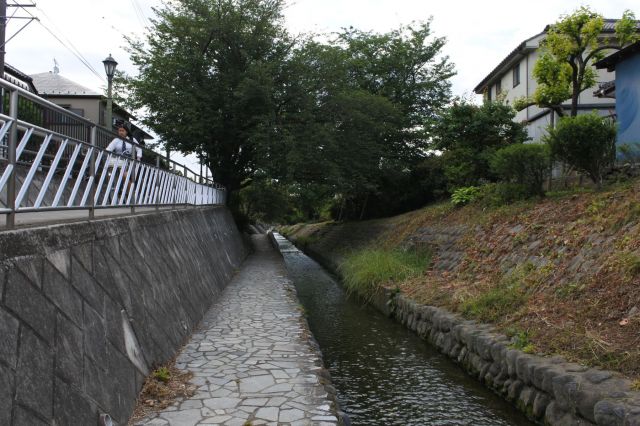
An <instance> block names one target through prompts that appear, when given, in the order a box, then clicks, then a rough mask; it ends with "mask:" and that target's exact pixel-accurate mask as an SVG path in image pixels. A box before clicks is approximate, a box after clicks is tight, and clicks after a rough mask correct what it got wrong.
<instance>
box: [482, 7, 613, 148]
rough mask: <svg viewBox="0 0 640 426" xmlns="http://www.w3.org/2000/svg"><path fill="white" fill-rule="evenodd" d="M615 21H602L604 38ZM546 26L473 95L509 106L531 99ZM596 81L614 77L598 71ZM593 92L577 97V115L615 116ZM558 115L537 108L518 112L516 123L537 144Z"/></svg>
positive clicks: (565, 105)
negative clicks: (593, 112) (524, 126)
mask: <svg viewBox="0 0 640 426" xmlns="http://www.w3.org/2000/svg"><path fill="white" fill-rule="evenodd" d="M615 22H616V20H614V19H607V20H605V24H604V29H603V35H608V36H611V35H613V33H614V24H615ZM548 28H549V27H548V26H547V27H546V28H545V29H544V31H542V32H541V33H539V34H536V35H534V36H533V37H531V38H529V39H527V40H525V41H523V42H522V43H520V45H519V46H518V47H516V48H515V49H514V50H513V51H512V52H511V53H509V55H507V57H506V58H504V59H503V60H502V62H500V63H499V64H498V65H497V66H496V67H495V68H494V69H493V71H491V72H490V73H489V75H487V76H486V77H485V78H484V79H482V81H481V82H480V84H478V85H477V86H476V88H475V89H474V91H475V92H476V93H477V94H479V95H483V96H484V97H485V99H488V100H495V99H497V98H498V96H501V97H503V98H504V100H505V102H506V103H508V104H513V101H514V100H515V99H517V98H521V97H530V96H533V93H534V92H535V90H536V87H537V83H536V80H535V79H534V77H533V67H534V65H535V63H536V61H537V60H538V57H539V55H540V52H539V47H540V42H541V41H542V40H543V39H544V38H545V34H546V31H547V30H548ZM597 73H598V77H597V78H596V81H597V82H598V83H599V84H604V83H606V82H609V81H611V80H614V79H615V73H613V72H607V71H606V70H597ZM593 92H594V90H585V91H583V92H582V93H581V94H580V97H579V99H578V113H581V112H591V111H592V110H594V109H595V110H598V111H599V112H600V114H602V115H605V116H606V115H612V114H615V101H614V100H613V99H607V98H598V97H596V96H595V95H594V93H593ZM562 107H563V109H564V110H566V111H567V114H568V113H569V111H570V108H571V100H570V99H567V100H566V102H564V103H563V105H562ZM557 119H558V115H557V114H556V113H555V112H553V111H552V110H550V109H548V108H539V107H537V106H530V107H527V108H526V109H523V110H522V111H519V112H518V113H517V115H516V117H515V120H517V121H519V122H524V123H526V124H527V131H528V132H529V137H530V138H531V139H532V140H534V141H537V140H539V139H540V138H541V137H542V136H543V135H544V134H545V133H546V132H545V129H546V128H547V127H548V126H549V125H550V124H552V123H555V122H556V121H557Z"/></svg>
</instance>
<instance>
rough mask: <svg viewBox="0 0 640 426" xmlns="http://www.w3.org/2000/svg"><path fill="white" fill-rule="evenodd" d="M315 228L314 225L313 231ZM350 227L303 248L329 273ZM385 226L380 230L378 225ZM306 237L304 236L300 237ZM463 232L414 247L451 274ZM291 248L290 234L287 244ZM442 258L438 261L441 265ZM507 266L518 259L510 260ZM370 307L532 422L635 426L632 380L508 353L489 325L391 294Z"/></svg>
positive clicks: (429, 233)
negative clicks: (427, 249)
mask: <svg viewBox="0 0 640 426" xmlns="http://www.w3.org/2000/svg"><path fill="white" fill-rule="evenodd" d="M312 226H313V225H312ZM353 226H356V229H360V228H359V227H362V228H364V227H366V224H364V223H361V224H349V227H343V226H341V225H333V226H331V227H325V228H323V229H322V233H321V234H318V233H314V232H311V233H310V234H311V235H312V237H311V238H309V237H307V238H302V239H301V240H300V244H299V245H300V246H301V248H302V249H303V250H304V251H305V253H307V254H309V255H310V256H312V257H314V258H315V259H316V260H318V261H319V262H320V263H321V264H323V265H324V266H325V267H327V268H328V269H330V270H332V271H333V272H335V273H337V266H338V265H339V263H340V260H341V257H342V256H343V255H344V253H345V252H346V251H345V250H343V249H342V248H341V242H342V241H348V240H349V238H348V235H349V231H350V230H351V229H353ZM381 226H382V225H381ZM361 231H362V232H359V233H358V234H359V235H358V237H357V242H356V243H354V242H353V241H352V242H351V243H350V245H351V246H352V248H353V247H356V248H357V247H363V246H364V245H366V244H369V243H371V242H373V241H374V240H375V237H376V236H377V235H378V233H377V232H369V233H367V232H365V230H364V229H361ZM303 234H305V233H303ZM462 234H463V229H461V228H459V227H453V228H447V229H440V228H424V229H423V232H422V234H421V235H420V236H419V238H414V239H413V240H414V241H411V243H413V244H428V245H430V246H431V247H432V248H435V249H436V250H437V253H438V259H439V260H438V263H437V264H436V265H434V268H441V269H444V270H451V269H453V268H455V266H456V265H457V263H458V262H459V261H460V258H461V256H462V253H461V252H460V251H459V250H458V249H457V248H456V242H457V240H458V238H460V235H462ZM290 238H291V239H292V241H294V242H296V237H295V233H294V234H293V235H292V236H291V237H290ZM440 259H441V260H440ZM509 261H510V262H513V263H516V262H518V259H516V258H514V257H513V256H512V257H511V258H509ZM371 303H372V304H373V305H374V306H375V307H377V308H378V309H379V310H380V311H382V312H384V313H385V314H386V315H388V316H390V317H393V318H395V319H396V320H397V321H399V322H401V323H402V324H403V325H405V326H406V327H407V328H409V329H411V330H413V331H414V332H416V333H417V334H418V335H419V336H421V337H422V338H423V339H425V340H426V341H428V342H429V343H430V344H432V345H434V346H435V347H437V348H438V349H439V350H440V351H441V352H443V353H444V354H446V355H448V356H449V357H450V358H451V359H452V360H453V361H455V362H456V363H458V364H459V365H460V366H461V367H462V368H463V369H465V370H466V371H467V372H468V373H469V374H470V375H471V376H473V377H475V378H476V379H478V380H479V381H480V382H482V383H483V384H485V386H487V387H488V388H490V389H492V390H493V391H495V392H496V393H498V394H499V395H501V396H502V397H504V398H505V399H506V400H508V401H510V402H512V403H513V404H514V405H515V406H516V407H518V409H520V410H521V411H523V412H524V413H526V414H527V416H528V417H530V418H531V419H532V420H534V421H535V422H537V423H540V424H549V425H602V426H613V425H620V426H623V425H624V426H631V425H640V392H638V391H637V390H634V389H635V388H636V386H637V385H636V386H634V383H632V382H631V381H630V380H627V379H624V378H622V377H621V376H619V375H617V374H615V373H612V372H608V371H602V370H599V369H590V368H588V367H585V366H582V365H578V364H574V363H569V362H566V361H565V360H564V359H563V358H561V357H552V358H547V357H542V356H537V355H532V354H527V353H524V352H522V351H520V350H516V349H513V348H511V347H510V343H511V342H510V341H509V339H508V338H507V337H506V336H504V335H502V334H500V333H498V332H496V331H495V330H494V329H493V328H492V327H491V326H489V325H485V324H479V323H476V322H474V321H469V320H465V319H464V318H462V317H461V316H459V315H456V314H453V313H451V312H448V311H446V310H444V309H441V308H438V307H434V306H427V305H421V304H418V303H416V302H415V301H413V300H411V299H410V298H408V297H406V296H404V295H402V294H400V293H397V292H396V291H393V290H391V289H385V290H383V291H382V292H380V293H379V294H378V295H377V296H376V297H374V298H373V300H372V301H371Z"/></svg>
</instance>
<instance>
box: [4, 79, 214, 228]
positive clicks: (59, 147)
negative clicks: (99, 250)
mask: <svg viewBox="0 0 640 426" xmlns="http://www.w3.org/2000/svg"><path fill="white" fill-rule="evenodd" d="M0 89H1V90H2V91H3V95H2V96H0V100H1V101H2V107H3V108H2V109H4V110H6V106H7V104H8V106H9V108H8V114H6V113H3V112H0V171H1V175H0V214H5V215H6V218H7V219H6V220H7V227H8V228H11V227H13V226H14V225H15V215H16V213H22V212H34V211H52V210H70V209H76V210H77V209H86V210H88V211H89V217H91V218H93V217H94V215H95V209H100V208H112V207H129V208H131V210H132V211H135V207H142V206H145V207H149V206H155V207H157V208H159V207H160V206H176V205H193V206H200V205H212V204H224V203H225V198H226V193H225V189H224V188H223V187H222V186H221V185H218V184H216V183H215V182H214V181H213V180H211V179H210V178H208V177H204V176H202V175H201V174H197V173H195V172H193V171H191V170H189V169H188V168H187V167H186V166H184V165H179V164H178V163H176V162H173V161H171V160H169V159H167V158H166V157H163V156H162V155H160V154H157V153H155V152H153V151H151V150H147V149H145V148H144V147H143V146H140V145H137V148H136V149H142V150H143V152H144V155H143V157H142V161H138V160H137V159H135V158H134V155H135V153H136V149H133V150H132V151H133V152H132V156H131V158H130V157H124V156H120V155H117V154H114V153H113V152H109V151H106V149H105V148H106V146H107V143H108V142H109V141H110V140H111V139H112V138H113V137H114V136H116V135H115V134H113V133H112V132H110V131H108V130H107V129H104V128H102V127H98V126H96V125H95V124H94V123H92V122H91V121H89V120H86V119H84V118H82V117H80V116H77V115H75V114H73V113H71V112H69V111H67V110H65V109H64V108H61V107H59V106H57V105H55V104H53V103H51V102H48V101H46V100H44V99H42V98H40V97H38V96H36V95H34V94H33V93H30V92H27V91H25V90H24V89H22V88H20V87H18V86H15V85H13V84H11V83H9V82H7V81H4V80H0ZM129 142H131V141H129Z"/></svg>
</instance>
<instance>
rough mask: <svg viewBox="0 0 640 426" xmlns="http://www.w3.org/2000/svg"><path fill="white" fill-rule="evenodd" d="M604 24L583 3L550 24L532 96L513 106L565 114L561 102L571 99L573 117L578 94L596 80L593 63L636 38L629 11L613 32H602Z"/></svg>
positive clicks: (632, 16)
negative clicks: (538, 108) (532, 107)
mask: <svg viewBox="0 0 640 426" xmlns="http://www.w3.org/2000/svg"><path fill="white" fill-rule="evenodd" d="M604 24H605V21H604V19H603V17H602V16H601V15H600V14H598V13H596V12H594V11H592V10H591V9H590V8H589V7H588V6H582V7H580V8H579V9H577V10H575V11H574V12H573V13H571V14H569V15H563V16H561V17H560V19H559V20H558V21H557V22H556V23H555V24H553V25H551V26H549V28H548V30H547V34H546V37H545V39H544V40H543V41H542V42H541V45H540V47H541V56H540V58H539V59H538V61H537V62H536V64H535V66H534V69H533V76H534V78H535V79H536V81H537V83H538V87H537V88H536V91H535V93H534V94H533V96H532V97H531V98H529V99H527V98H522V99H519V100H517V102H516V103H515V104H514V105H515V107H516V108H517V109H523V108H526V107H527V106H529V105H538V106H541V107H547V108H552V109H553V110H555V111H556V112H557V113H558V114H559V115H564V112H563V109H562V107H561V104H562V103H563V102H565V101H566V100H567V99H570V100H571V116H576V115H577V111H578V108H577V107H578V97H579V95H580V93H582V92H583V91H584V90H586V89H589V88H591V87H593V86H594V85H595V83H596V77H597V74H596V71H595V69H594V67H593V64H594V63H595V62H597V61H598V60H600V59H602V58H603V57H604V55H605V54H606V52H607V51H611V50H619V49H622V48H623V47H624V46H625V45H627V44H629V43H631V42H633V41H635V40H637V39H638V36H637V23H636V21H635V16H634V14H633V12H631V11H629V10H627V11H625V12H624V13H623V15H622V17H621V18H620V19H619V20H618V21H617V22H616V24H615V31H614V34H607V33H605V32H604Z"/></svg>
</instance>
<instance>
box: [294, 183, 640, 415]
mask: <svg viewBox="0 0 640 426" xmlns="http://www.w3.org/2000/svg"><path fill="white" fill-rule="evenodd" d="M638 189H640V181H633V182H628V183H625V184H618V185H616V186H613V187H609V188H606V189H604V190H602V191H590V190H586V191H577V192H576V191H573V192H565V193H554V194H549V195H548V196H547V197H546V198H544V199H541V200H535V201H527V202H522V203H517V204H513V205H509V206H502V207H498V208H489V207H483V206H482V205H469V206H465V207H463V208H454V207H453V206H451V205H450V204H449V203H441V204H436V205H432V206H428V207H425V208H423V209H421V210H418V211H414V212H410V213H406V214H403V215H400V216H396V217H393V218H388V219H379V220H374V221H366V222H354V223H333V222H326V223H319V224H307V225H294V226H290V227H285V228H283V229H282V232H283V233H284V234H285V235H287V236H288V237H289V238H290V239H292V240H293V241H294V242H296V243H297V244H298V245H299V246H301V247H302V248H303V249H304V250H305V251H307V252H308V253H309V254H311V255H312V256H315V257H316V258H318V259H319V260H320V261H322V262H323V263H324V264H325V265H326V266H327V267H329V268H330V269H333V270H336V271H339V270H340V265H341V264H342V262H344V261H345V260H348V259H349V257H350V256H353V254H354V253H358V252H362V251H364V250H368V249H371V248H372V247H375V248H377V249H380V248H382V249H389V250H393V249H398V248H400V249H402V250H421V251H429V252H430V253H431V256H432V261H431V263H430V266H429V267H428V268H427V269H426V270H424V272H423V273H422V274H420V275H419V276H413V277H411V278H408V279H405V280H402V281H398V282H392V281H391V282H386V283H384V285H383V286H384V287H385V288H386V290H385V291H383V293H384V294H387V295H394V294H397V293H398V292H399V294H400V295H401V296H402V300H405V301H409V302H410V303H412V304H415V305H416V306H422V305H428V306H435V307H439V308H443V309H445V310H446V311H448V312H452V313H454V314H457V315H458V316H459V317H460V318H461V319H462V320H463V321H464V320H475V321H476V322H479V323H488V324H491V326H492V327H491V330H492V331H496V332H498V333H501V334H504V335H506V336H507V339H508V340H506V341H507V342H508V347H509V348H513V349H517V350H520V351H521V352H525V353H526V354H532V355H533V354H535V355H540V356H543V357H547V358H549V359H554V360H557V359H560V358H558V356H560V357H562V358H561V359H562V360H563V362H564V360H566V361H569V362H574V363H577V364H580V365H585V366H588V367H599V368H601V369H605V370H612V371H614V372H618V373H620V375H622V376H626V377H627V378H628V379H629V381H628V382H629V383H631V386H630V390H632V391H633V390H635V391H638V390H640V380H639V378H640V195H639V194H638ZM414 302H415V303H414ZM400 319H401V320H402V321H403V322H405V323H408V324H410V323H411V322H412V318H410V317H409V318H408V319H407V318H406V317H405V318H404V319H403V318H400ZM413 322H415V320H414V321H413ZM414 326H415V324H414ZM418 327H419V326H418ZM554 357H555V358H554ZM633 393H634V394H635V392H633ZM583 417H584V416H583ZM598 424H600V423H598ZM605 424H606V423H605ZM612 424H614V423H612ZM620 424H623V423H620ZM624 424H627V423H624Z"/></svg>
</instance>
